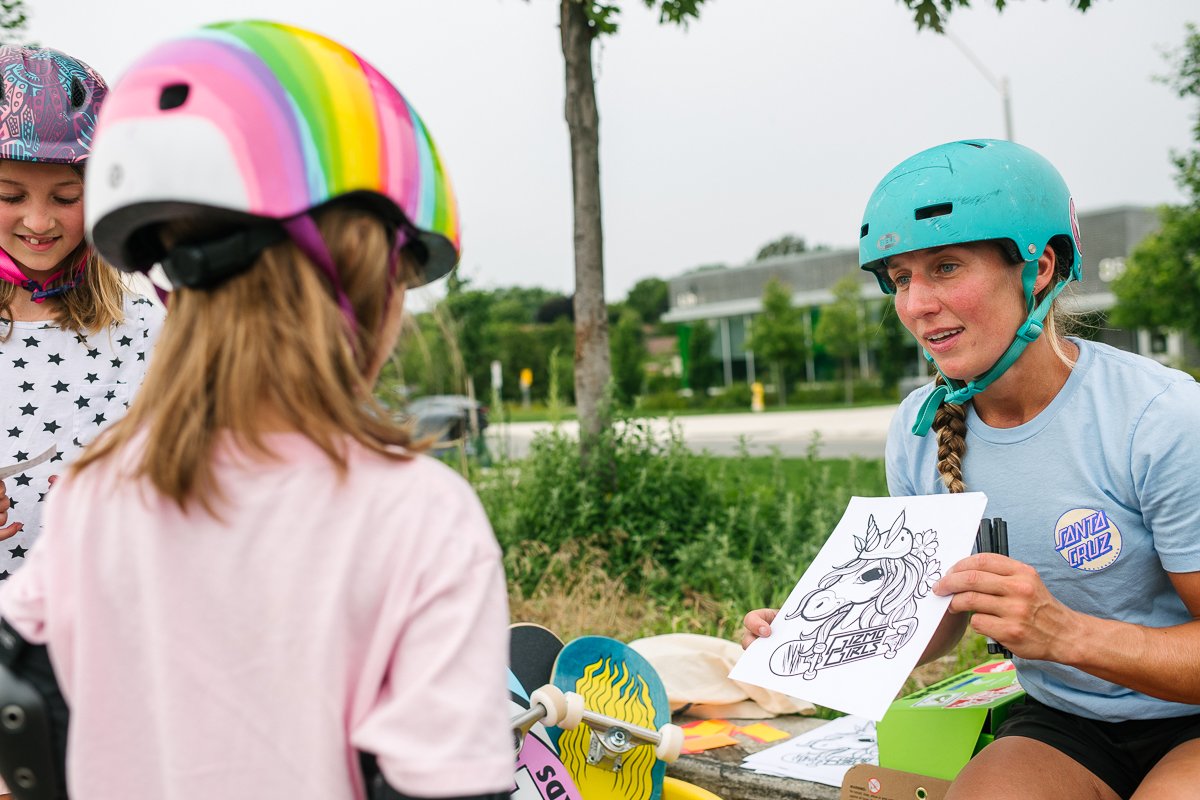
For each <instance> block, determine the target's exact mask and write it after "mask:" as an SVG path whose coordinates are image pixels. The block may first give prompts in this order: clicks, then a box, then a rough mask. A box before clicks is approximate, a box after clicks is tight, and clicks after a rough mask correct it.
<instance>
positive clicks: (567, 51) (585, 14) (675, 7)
mask: <svg viewBox="0 0 1200 800" xmlns="http://www.w3.org/2000/svg"><path fill="white" fill-rule="evenodd" d="M642 2H644V3H645V4H646V6H647V7H649V8H657V9H658V11H659V21H660V22H671V23H675V24H683V25H686V24H687V21H688V20H689V19H690V18H694V17H697V16H698V15H699V12H700V5H701V4H702V3H703V2H704V0H642ZM619 10H620V9H619V6H618V5H617V4H616V3H614V2H600V0H560V6H559V11H560V14H559V16H560V25H559V29H560V33H561V37H562V51H563V60H564V62H565V64H566V103H565V106H566V118H567V129H568V131H569V132H570V137H571V183H572V189H573V197H574V206H575V401H576V408H577V411H578V414H579V430H580V441H581V444H582V445H583V447H584V448H585V450H586V449H587V447H588V446H589V443H590V442H591V441H594V440H595V439H596V438H597V437H598V436H599V435H600V433H601V431H603V430H604V429H605V428H607V427H608V423H609V419H608V414H607V412H606V411H605V410H604V403H603V397H604V392H605V388H606V387H607V385H608V383H609V380H610V377H611V375H612V365H611V361H610V352H609V345H608V320H607V319H606V317H605V305H604V231H603V225H602V222H601V213H600V115H599V112H598V111H597V107H596V81H595V76H594V74H593V72H592V43H593V42H595V41H596V40H597V39H599V38H600V37H601V36H605V35H611V34H613V33H616V30H617V15H618V13H619Z"/></svg>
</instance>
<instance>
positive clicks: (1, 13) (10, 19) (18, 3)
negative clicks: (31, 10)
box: [0, 0, 29, 41]
mask: <svg viewBox="0 0 1200 800" xmlns="http://www.w3.org/2000/svg"><path fill="white" fill-rule="evenodd" d="M27 22H29V19H28V17H27V16H26V15H25V0H0V30H4V31H7V33H5V34H4V40H5V41H23V40H24V38H25V25H26V23H27Z"/></svg>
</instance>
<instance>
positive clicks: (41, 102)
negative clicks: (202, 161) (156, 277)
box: [0, 46, 162, 581]
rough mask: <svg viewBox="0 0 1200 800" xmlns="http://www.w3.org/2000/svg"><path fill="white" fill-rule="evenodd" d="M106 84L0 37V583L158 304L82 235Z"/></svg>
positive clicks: (63, 60) (141, 343)
mask: <svg viewBox="0 0 1200 800" xmlns="http://www.w3.org/2000/svg"><path fill="white" fill-rule="evenodd" d="M106 92H107V88H106V86H105V84H104V81H103V80H102V79H101V78H100V76H99V75H98V74H96V72H94V71H93V70H92V69H91V68H90V67H89V66H88V65H87V64H84V63H83V62H81V61H79V60H77V59H75V58H72V57H70V56H68V55H66V54H64V53H60V52H58V51H56V50H49V49H38V48H27V47H17V46H0V387H3V388H2V389H0V469H4V468H5V467H9V466H11V465H14V464H18V463H21V462H26V461H29V460H31V459H36V458H37V457H38V456H39V455H42V454H44V453H46V452H47V451H49V450H51V448H53V454H52V455H51V456H50V457H49V458H48V459H46V460H44V461H41V462H40V463H36V464H32V465H30V467H29V468H28V469H26V470H23V471H21V472H18V473H17V474H15V475H13V476H11V477H9V478H8V479H7V480H6V481H5V482H4V484H3V486H2V488H0V581H4V580H6V579H7V578H8V577H9V576H10V575H12V573H13V572H14V571H15V570H17V569H19V568H20V566H21V565H22V564H23V563H25V559H26V556H27V553H28V550H29V548H30V546H32V544H33V542H34V540H35V539H36V538H37V535H38V533H39V531H40V530H41V518H42V504H43V501H44V499H45V497H46V493H47V491H48V490H49V487H50V483H49V481H50V478H51V476H53V475H56V474H58V473H60V472H62V471H63V470H64V468H65V467H66V465H67V463H69V462H70V461H71V460H72V459H73V458H74V457H75V456H76V455H77V454H78V453H79V452H80V450H81V448H82V447H83V445H85V444H87V443H88V442H89V441H91V440H92V439H93V438H95V436H96V434H97V433H98V432H99V431H100V430H101V429H102V428H103V427H104V426H105V425H107V424H108V423H110V422H112V421H113V420H115V419H116V418H118V417H119V416H121V415H122V414H123V413H124V411H125V408H126V406H127V405H128V404H129V401H130V399H131V396H132V391H133V389H134V388H136V387H137V386H138V384H140V383H141V380H142V376H143V375H144V374H145V371H146V366H147V360H148V358H149V355H150V346H151V344H152V342H153V341H154V334H155V332H156V331H157V330H158V327H159V325H160V323H161V321H162V311H161V309H160V308H159V307H158V306H156V305H154V304H152V303H151V302H150V301H149V300H147V299H146V298H143V297H140V296H138V295H135V294H133V293H131V292H129V291H127V290H126V288H125V283H124V282H123V281H122V280H121V277H120V274H119V273H118V272H117V271H116V270H115V269H113V268H112V267H111V266H109V265H108V264H106V263H105V262H104V261H102V260H101V259H100V258H99V256H98V255H97V254H96V252H95V251H94V250H93V249H92V248H91V247H89V246H88V243H87V242H86V241H85V240H84V235H83V179H84V178H83V175H84V166H85V164H86V163H87V158H88V154H89V151H90V149H91V142H92V132H93V128H94V126H95V123H96V114H97V112H98V110H99V107H100V103H101V101H103V99H104V96H105V94H106Z"/></svg>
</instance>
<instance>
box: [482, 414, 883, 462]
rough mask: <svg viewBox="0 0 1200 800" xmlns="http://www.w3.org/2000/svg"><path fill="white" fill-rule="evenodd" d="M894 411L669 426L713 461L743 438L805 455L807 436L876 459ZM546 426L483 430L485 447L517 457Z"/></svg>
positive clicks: (832, 451) (679, 420) (757, 450)
mask: <svg viewBox="0 0 1200 800" xmlns="http://www.w3.org/2000/svg"><path fill="white" fill-rule="evenodd" d="M895 411H896V406H894V405H889V406H872V407H869V408H848V409H834V410H826V411H772V412H766V413H762V414H751V413H745V414H708V415H704V416H685V417H676V418H675V424H676V425H678V426H679V429H680V431H681V432H682V434H683V441H684V442H685V443H686V444H687V445H688V447H690V448H691V449H693V450H696V451H701V450H707V451H708V452H710V453H713V454H714V455H722V456H728V455H734V454H736V453H737V452H738V448H739V446H740V442H741V440H742V439H743V438H744V439H745V442H746V447H747V449H748V450H749V452H750V453H751V454H754V455H768V454H770V453H771V451H772V449H773V448H777V449H778V450H779V452H780V453H781V454H782V455H784V456H789V457H793V456H803V455H805V454H807V452H808V447H809V444H810V443H811V442H812V439H813V434H814V433H815V434H819V435H820V454H821V455H822V456H824V457H826V458H848V457H850V456H859V457H861V458H882V457H883V443H884V440H885V439H886V438H887V429H888V424H889V423H890V422H891V419H892V414H893V413H895ZM650 424H651V426H652V429H653V430H654V432H655V433H656V434H658V435H662V434H665V432H666V430H667V425H668V424H669V423H668V420H667V419H666V418H665V417H662V418H656V419H652V420H650ZM561 426H562V430H563V432H564V433H566V434H567V435H569V436H575V435H577V433H578V425H577V424H576V423H575V422H563V423H561ZM550 428H551V424H550V423H548V422H514V423H510V424H508V425H499V424H493V425H492V426H491V427H489V428H488V430H487V436H488V447H489V448H490V449H491V450H492V452H493V453H499V452H505V451H507V452H508V453H509V455H510V456H512V457H513V458H521V457H523V456H524V455H525V454H526V453H527V452H528V450H529V443H530V442H531V441H532V440H533V437H534V436H535V435H536V434H537V433H538V432H540V431H545V430H549V429H550Z"/></svg>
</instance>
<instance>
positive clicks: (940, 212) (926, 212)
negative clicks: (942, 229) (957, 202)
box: [913, 203, 954, 219]
mask: <svg viewBox="0 0 1200 800" xmlns="http://www.w3.org/2000/svg"><path fill="white" fill-rule="evenodd" d="M953 210H954V204H953V203H937V204H936V205H932V206H925V207H924V208H918V209H917V210H916V212H915V213H914V214H913V216H914V217H915V218H916V219H929V218H930V217H944V216H946V215H947V214H949V213H950V212H951V211H953Z"/></svg>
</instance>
